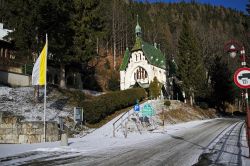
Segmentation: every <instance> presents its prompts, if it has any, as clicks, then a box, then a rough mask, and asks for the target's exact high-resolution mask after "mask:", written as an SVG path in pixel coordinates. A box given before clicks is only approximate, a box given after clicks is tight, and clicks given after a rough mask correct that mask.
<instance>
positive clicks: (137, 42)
mask: <svg viewBox="0 0 250 166" xmlns="http://www.w3.org/2000/svg"><path fill="white" fill-rule="evenodd" d="M142 42H143V41H142V39H141V38H140V37H136V39H135V44H134V47H133V48H132V50H131V51H133V52H134V51H137V50H141V49H142Z"/></svg>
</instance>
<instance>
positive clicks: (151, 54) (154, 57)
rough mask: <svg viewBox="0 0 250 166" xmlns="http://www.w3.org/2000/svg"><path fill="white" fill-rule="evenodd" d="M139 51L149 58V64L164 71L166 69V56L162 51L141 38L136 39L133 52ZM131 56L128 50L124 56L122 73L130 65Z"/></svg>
mask: <svg viewBox="0 0 250 166" xmlns="http://www.w3.org/2000/svg"><path fill="white" fill-rule="evenodd" d="M138 50H141V51H142V52H143V53H144V55H145V57H146V58H147V60H148V62H149V63H150V64H151V65H154V66H156V67H159V68H162V69H166V65H165V56H164V55H163V53H162V52H161V50H160V49H158V48H156V47H154V46H153V45H151V44H149V43H147V42H144V41H143V40H142V38H141V37H136V40H135V44H134V47H133V48H132V50H131V51H132V52H134V51H138ZM130 56H131V53H130V52H129V50H128V48H127V49H126V51H125V54H124V58H123V61H122V64H121V67H120V70H121V71H123V70H125V69H126V67H127V65H128V63H129V58H130Z"/></svg>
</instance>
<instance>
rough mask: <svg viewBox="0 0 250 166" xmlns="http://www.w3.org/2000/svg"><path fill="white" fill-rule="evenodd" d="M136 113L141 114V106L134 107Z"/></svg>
mask: <svg viewBox="0 0 250 166" xmlns="http://www.w3.org/2000/svg"><path fill="white" fill-rule="evenodd" d="M134 111H135V112H139V111H140V106H139V104H136V105H135V106H134Z"/></svg>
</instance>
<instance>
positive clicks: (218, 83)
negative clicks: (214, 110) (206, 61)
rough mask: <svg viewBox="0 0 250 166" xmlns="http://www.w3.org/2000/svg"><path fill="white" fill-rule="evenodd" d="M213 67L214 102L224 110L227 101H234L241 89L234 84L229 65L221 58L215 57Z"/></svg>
mask: <svg viewBox="0 0 250 166" xmlns="http://www.w3.org/2000/svg"><path fill="white" fill-rule="evenodd" d="M212 68H213V70H212V73H211V85H212V88H213V92H212V103H213V104H214V105H215V106H217V107H218V108H222V110H223V106H224V104H225V102H233V101H234V97H235V96H236V94H239V89H238V88H236V87H235V86H234V83H233V76H232V74H230V70H229V68H228V65H227V64H226V63H224V62H223V61H222V59H221V58H219V57H217V58H216V59H215V61H214V64H213V66H212Z"/></svg>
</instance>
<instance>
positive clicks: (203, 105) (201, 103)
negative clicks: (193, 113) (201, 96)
mask: <svg viewBox="0 0 250 166" xmlns="http://www.w3.org/2000/svg"><path fill="white" fill-rule="evenodd" d="M199 106H200V108H201V109H208V108H209V106H208V104H207V103H206V102H200V103H199Z"/></svg>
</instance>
